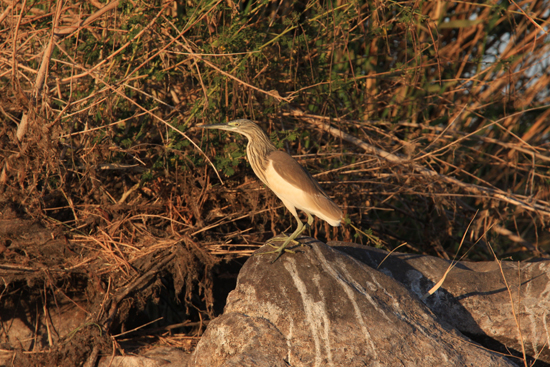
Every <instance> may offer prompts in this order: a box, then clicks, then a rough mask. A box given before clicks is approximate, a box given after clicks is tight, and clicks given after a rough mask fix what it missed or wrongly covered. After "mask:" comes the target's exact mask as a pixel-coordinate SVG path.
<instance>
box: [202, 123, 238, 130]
mask: <svg viewBox="0 0 550 367" xmlns="http://www.w3.org/2000/svg"><path fill="white" fill-rule="evenodd" d="M197 127H201V128H203V129H219V130H233V129H234V127H233V126H231V125H228V124H212V125H197Z"/></svg>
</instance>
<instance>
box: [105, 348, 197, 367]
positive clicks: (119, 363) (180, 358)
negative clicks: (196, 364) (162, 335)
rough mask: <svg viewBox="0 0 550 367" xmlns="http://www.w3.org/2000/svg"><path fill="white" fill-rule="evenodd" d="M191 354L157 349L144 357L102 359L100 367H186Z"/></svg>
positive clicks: (174, 349)
mask: <svg viewBox="0 0 550 367" xmlns="http://www.w3.org/2000/svg"><path fill="white" fill-rule="evenodd" d="M188 358H189V354H187V353H185V352H183V351H181V350H179V349H177V348H170V347H157V348H154V349H152V350H149V351H147V352H146V353H143V355H125V356H114V357H111V356H109V357H102V358H101V359H100V360H99V363H98V367H185V366H186V365H187V360H188Z"/></svg>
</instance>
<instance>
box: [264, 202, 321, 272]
mask: <svg viewBox="0 0 550 367" xmlns="http://www.w3.org/2000/svg"><path fill="white" fill-rule="evenodd" d="M306 214H307V225H308V227H311V225H312V224H313V217H312V216H311V214H309V213H306ZM294 217H295V218H296V221H297V222H298V227H297V228H296V230H295V231H294V233H292V234H291V235H290V237H286V238H272V239H271V240H270V241H284V242H283V244H282V245H281V246H280V247H276V246H273V245H271V244H269V245H270V246H271V247H274V248H275V251H268V252H263V253H262V255H263V254H277V257H275V260H273V261H272V262H271V263H272V264H273V263H274V262H275V261H277V259H278V258H280V257H281V255H282V254H283V252H290V253H294V251H292V250H287V249H286V247H287V246H288V244H289V243H291V242H293V243H295V244H300V242H298V241H296V238H298V236H300V235H301V234H302V232H303V231H304V230H305V229H306V226H304V223H302V221H301V220H300V218H299V217H298V215H297V214H296V215H294Z"/></svg>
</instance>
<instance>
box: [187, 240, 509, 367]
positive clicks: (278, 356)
mask: <svg viewBox="0 0 550 367" xmlns="http://www.w3.org/2000/svg"><path fill="white" fill-rule="evenodd" d="M302 242H304V243H305V246H303V247H300V248H297V249H296V250H297V252H296V253H295V254H284V255H283V256H282V257H281V258H280V259H279V260H277V261H276V262H275V263H273V264H272V263H271V261H272V260H273V258H274V255H273V254H271V255H255V256H253V257H252V258H250V259H249V260H248V261H247V262H246V264H245V265H244V266H243V268H242V269H241V272H240V274H239V278H238V283H237V288H236V289H235V290H234V291H232V292H231V293H230V295H229V297H228V300H227V305H226V307H225V310H224V314H223V315H222V316H220V317H219V318H217V319H215V320H214V321H212V322H211V323H210V325H209V326H208V329H207V330H206V332H205V334H204V336H203V337H202V339H201V341H200V342H199V344H198V346H197V348H196V350H195V352H194V353H193V356H192V358H191V361H190V362H189V365H190V366H197V367H198V366H208V367H211V366H289V365H290V366H401V365H403V366H441V365H445V366H515V364H514V363H512V362H511V361H510V360H508V359H506V358H505V357H503V356H501V355H498V354H496V353H492V352H490V351H488V350H486V349H484V348H482V347H480V346H479V345H477V344H476V343H474V342H472V341H471V340H469V339H468V338H466V337H464V336H463V335H462V334H461V333H460V332H458V331H457V330H456V329H455V328H453V327H452V326H451V325H450V324H449V323H448V322H445V321H444V320H442V319H441V318H439V317H438V316H437V315H435V314H434V313H433V312H432V311H431V310H430V309H429V308H428V307H427V306H426V305H424V304H423V303H422V302H421V301H420V300H419V298H418V296H417V295H415V294H414V293H412V292H411V291H409V290H408V289H407V288H405V287H404V286H403V285H402V284H401V283H400V282H398V281H396V280H395V279H393V278H392V277H390V276H388V275H386V274H384V273H383V272H380V271H378V270H376V269H374V268H372V267H371V266H368V265H366V264H365V263H363V262H361V261H358V260H357V259H356V258H355V257H354V256H350V255H349V254H346V253H345V252H343V251H339V250H337V249H334V248H331V247H330V246H327V245H326V244H324V243H322V242H319V241H316V240H313V239H309V238H308V239H306V240H304V239H302ZM268 248H269V247H268ZM260 251H265V249H262V250H260ZM350 252H352V251H350Z"/></svg>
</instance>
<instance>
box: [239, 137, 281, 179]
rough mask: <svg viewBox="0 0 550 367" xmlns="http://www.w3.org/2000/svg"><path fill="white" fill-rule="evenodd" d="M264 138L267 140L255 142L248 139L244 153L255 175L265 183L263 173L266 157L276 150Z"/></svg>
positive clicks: (265, 166) (266, 161)
mask: <svg viewBox="0 0 550 367" xmlns="http://www.w3.org/2000/svg"><path fill="white" fill-rule="evenodd" d="M265 138H266V140H267V141H263V142H256V143H254V142H251V141H250V139H249V140H248V145H247V146H246V155H247V157H248V162H249V163H250V166H251V167H252V169H253V170H254V173H255V174H256V176H258V177H259V178H260V180H262V181H263V182H264V183H265V184H266V185H267V178H266V177H265V175H264V173H265V171H266V169H267V166H268V164H269V161H268V158H267V157H268V156H269V154H270V153H271V152H274V151H276V150H277V148H275V146H274V145H273V144H272V143H271V141H269V139H268V138H267V136H266V137H265Z"/></svg>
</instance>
